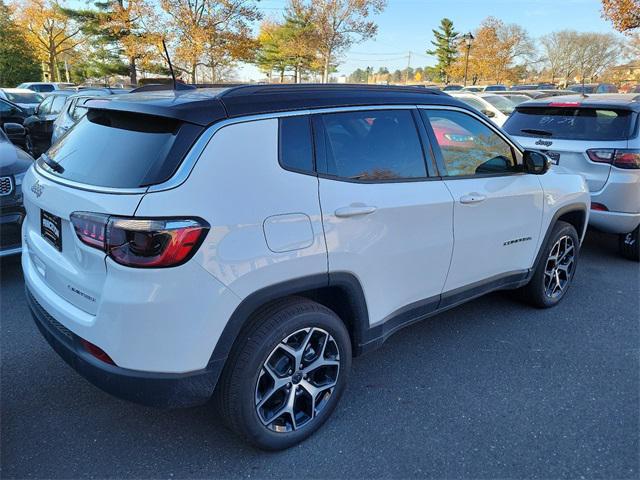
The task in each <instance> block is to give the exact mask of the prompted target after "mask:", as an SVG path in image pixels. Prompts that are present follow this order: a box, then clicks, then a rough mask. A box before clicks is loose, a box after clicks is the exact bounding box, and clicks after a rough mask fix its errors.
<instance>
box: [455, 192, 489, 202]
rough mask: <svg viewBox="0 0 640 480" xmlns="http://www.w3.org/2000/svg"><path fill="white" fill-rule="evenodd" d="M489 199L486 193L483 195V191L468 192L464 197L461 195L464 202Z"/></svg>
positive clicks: (461, 200)
mask: <svg viewBox="0 0 640 480" xmlns="http://www.w3.org/2000/svg"><path fill="white" fill-rule="evenodd" d="M486 199H487V196H486V195H482V194H481V193H476V192H473V193H468V194H467V195H463V196H462V197H460V203H464V204H474V203H480V202H483V201H485V200H486Z"/></svg>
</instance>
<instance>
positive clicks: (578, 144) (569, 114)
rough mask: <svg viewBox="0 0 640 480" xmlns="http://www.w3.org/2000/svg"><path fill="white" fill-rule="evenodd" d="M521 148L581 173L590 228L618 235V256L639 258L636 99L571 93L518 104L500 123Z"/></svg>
mask: <svg viewBox="0 0 640 480" xmlns="http://www.w3.org/2000/svg"><path fill="white" fill-rule="evenodd" d="M504 128H505V130H506V131H507V132H508V133H509V134H510V135H511V137H512V138H514V139H515V140H517V141H518V143H519V144H520V145H522V146H524V147H525V148H530V149H535V150H539V151H541V152H543V153H545V154H546V155H548V156H550V157H552V159H553V160H554V162H555V163H556V164H558V165H560V166H563V167H565V168H567V169H569V170H571V171H573V172H576V173H579V174H581V175H583V176H584V177H585V178H586V180H587V185H588V186H589V192H590V194H591V215H590V217H589V224H590V225H591V226H593V227H595V228H597V229H599V230H602V231H604V232H608V233H615V234H618V235H619V245H620V252H621V253H622V254H623V255H624V256H625V257H627V258H629V259H631V260H635V261H639V260H640V95H637V94H603V95H588V96H582V95H571V96H562V97H554V98H544V99H539V100H534V101H531V102H527V103H523V104H520V105H519V106H518V107H517V109H516V111H515V112H514V113H513V114H512V115H511V117H509V119H508V120H507V122H506V123H505V125H504Z"/></svg>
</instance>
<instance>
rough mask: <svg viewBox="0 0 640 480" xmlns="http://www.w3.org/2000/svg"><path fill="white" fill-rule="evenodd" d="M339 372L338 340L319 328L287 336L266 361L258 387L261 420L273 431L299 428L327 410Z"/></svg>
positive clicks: (257, 395)
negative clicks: (325, 408)
mask: <svg viewBox="0 0 640 480" xmlns="http://www.w3.org/2000/svg"><path fill="white" fill-rule="evenodd" d="M339 373H340V351H339V348H338V344H337V342H336V341H335V340H334V338H333V337H332V336H331V335H330V334H329V333H328V332H327V331H326V330H323V329H321V328H317V327H309V328H304V329H301V330H298V331H296V332H294V333H292V334H291V335H289V336H287V337H286V338H284V339H283V340H282V341H281V342H280V343H278V345H277V346H276V347H275V348H274V349H273V350H272V351H271V353H270V354H269V355H268V356H267V359H266V361H265V362H264V363H263V365H262V367H261V369H260V373H259V375H258V380H257V382H256V390H255V407H256V412H257V414H258V417H259V418H260V421H261V422H262V423H263V425H265V426H266V427H267V428H268V429H269V430H272V431H274V432H291V431H294V430H299V429H301V428H303V427H304V426H306V425H308V424H309V423H311V421H312V420H313V419H314V418H315V417H316V416H317V415H318V414H320V412H321V411H322V410H323V409H324V407H325V406H326V405H327V402H328V401H329V399H330V398H331V395H332V394H333V391H334V389H335V386H336V383H337V381H338V375H339Z"/></svg>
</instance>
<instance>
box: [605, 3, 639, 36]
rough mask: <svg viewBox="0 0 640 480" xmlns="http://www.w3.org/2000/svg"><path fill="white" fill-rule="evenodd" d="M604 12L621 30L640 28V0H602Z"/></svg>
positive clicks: (615, 26)
mask: <svg viewBox="0 0 640 480" xmlns="http://www.w3.org/2000/svg"><path fill="white" fill-rule="evenodd" d="M602 14H603V16H604V17H605V18H607V19H609V20H610V21H611V23H613V26H614V28H615V29H616V30H618V31H620V32H629V31H631V30H634V29H636V28H640V0H602Z"/></svg>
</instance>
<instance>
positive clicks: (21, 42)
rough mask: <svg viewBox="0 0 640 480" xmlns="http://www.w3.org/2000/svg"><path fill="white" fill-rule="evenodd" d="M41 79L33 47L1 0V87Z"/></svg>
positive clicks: (38, 63) (40, 71)
mask: <svg viewBox="0 0 640 480" xmlns="http://www.w3.org/2000/svg"><path fill="white" fill-rule="evenodd" d="M41 77H42V70H41V68H40V62H38V59H37V57H36V53H35V51H34V50H33V47H32V46H31V45H30V44H29V43H28V42H27V41H26V39H25V37H24V35H23V34H22V31H21V30H20V28H18V26H17V25H16V24H15V23H14V22H13V20H12V19H11V12H10V10H9V7H8V6H7V5H5V3H4V1H3V0H0V86H3V87H4V86H7V87H14V86H16V85H18V84H19V83H22V82H29V81H31V82H32V81H34V80H40V79H41Z"/></svg>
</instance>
